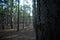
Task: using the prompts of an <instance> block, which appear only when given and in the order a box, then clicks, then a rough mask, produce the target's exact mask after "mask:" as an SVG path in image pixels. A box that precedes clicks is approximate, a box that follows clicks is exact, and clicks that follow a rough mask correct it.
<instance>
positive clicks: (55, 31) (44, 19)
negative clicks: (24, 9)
mask: <svg viewBox="0 0 60 40" xmlns="http://www.w3.org/2000/svg"><path fill="white" fill-rule="evenodd" d="M33 3H34V4H33V9H34V10H33V15H34V28H35V32H36V40H59V39H60V38H59V37H58V36H60V29H59V28H60V27H59V26H60V18H59V17H60V6H59V3H60V0H37V12H36V4H35V3H36V0H33ZM38 8H39V9H38ZM36 13H37V15H38V14H39V15H38V17H37V18H36ZM36 19H38V20H39V21H38V20H36ZM57 35H58V36H57ZM56 37H58V38H56Z"/></svg>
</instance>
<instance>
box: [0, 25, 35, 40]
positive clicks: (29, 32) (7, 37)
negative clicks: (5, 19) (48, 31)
mask: <svg viewBox="0 0 60 40" xmlns="http://www.w3.org/2000/svg"><path fill="white" fill-rule="evenodd" d="M0 40H35V32H34V29H33V27H32V26H29V27H26V28H24V29H21V30H19V31H18V32H17V31H16V30H15V31H14V30H12V31H10V32H9V31H7V32H3V31H1V32H0Z"/></svg>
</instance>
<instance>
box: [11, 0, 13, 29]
mask: <svg viewBox="0 0 60 40" xmlns="http://www.w3.org/2000/svg"><path fill="white" fill-rule="evenodd" d="M12 13H13V0H11V29H13V22H12Z"/></svg>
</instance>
